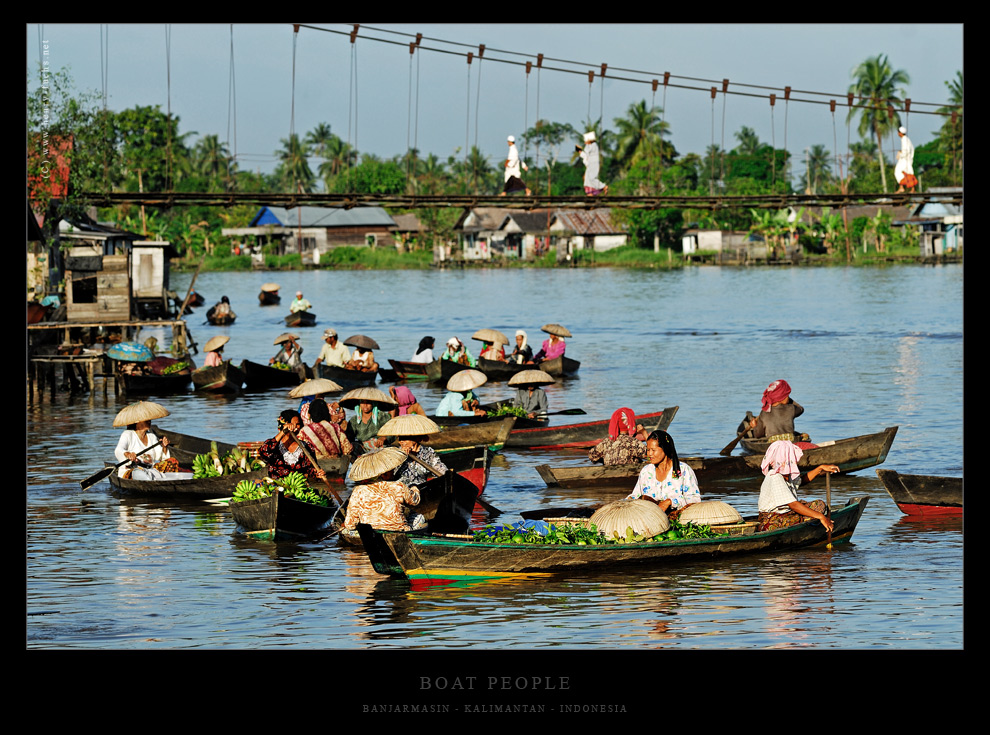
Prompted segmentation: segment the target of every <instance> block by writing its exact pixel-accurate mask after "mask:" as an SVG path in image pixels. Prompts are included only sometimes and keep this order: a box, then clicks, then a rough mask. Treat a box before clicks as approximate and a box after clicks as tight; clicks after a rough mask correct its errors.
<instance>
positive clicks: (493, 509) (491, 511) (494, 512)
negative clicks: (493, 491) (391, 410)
mask: <svg viewBox="0 0 990 735" xmlns="http://www.w3.org/2000/svg"><path fill="white" fill-rule="evenodd" d="M406 457H408V458H409V459H411V460H413V461H414V462H419V463H420V464H421V465H423V466H424V467H425V468H426V469H428V470H429V471H430V472H432V473H433V474H434V475H435V476H436V477H443V473H442V472H438V471H437V470H436V469H435V468H434V467H431V466H430V465H428V464H426V462H424V461H423V460H421V459H420V458H419V457H417V456H415V455H413V454H409V453H408V452H406ZM474 500H475V502H476V503H477V504H478V505H480V506H481V507H482V508H484V509H485V510H486V511H488V515H490V516H497V515H501V514H502V511H500V510H499V509H498V508H496V507H495V506H494V505H492V504H491V503H488V502H486V501H484V500H482V499H481V495H480V494H479V495H478V497H476V498H475V499H474Z"/></svg>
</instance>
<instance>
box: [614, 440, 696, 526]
mask: <svg viewBox="0 0 990 735" xmlns="http://www.w3.org/2000/svg"><path fill="white" fill-rule="evenodd" d="M646 461H647V462H648V464H647V465H646V466H645V467H643V469H642V470H640V473H639V479H638V480H637V481H636V487H634V488H633V491H632V492H631V493H629V495H628V496H627V497H628V498H643V499H645V500H651V501H653V502H654V503H656V504H657V505H658V506H659V507H660V510H662V511H663V512H664V513H666V514H667V516H668V517H670V518H676V517H677V516H678V515H679V514H680V512H681V511H682V510H684V509H685V508H686V507H687V506H689V505H691V504H692V503H700V502H701V491H700V490H699V489H698V478H697V477H696V476H695V474H694V470H693V469H691V468H690V467H689V466H688V465H686V464H681V463H680V460H678V459H677V450H676V449H675V448H674V440H673V439H671V437H670V434H668V433H667V432H666V431H662V430H660V429H657V430H656V431H654V432H653V433H652V434H650V435H649V436H648V437H647V439H646Z"/></svg>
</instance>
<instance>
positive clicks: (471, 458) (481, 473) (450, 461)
mask: <svg viewBox="0 0 990 735" xmlns="http://www.w3.org/2000/svg"><path fill="white" fill-rule="evenodd" d="M437 454H438V455H440V459H441V460H443V463H444V464H445V465H447V469H450V470H453V471H454V472H456V473H457V474H458V475H460V476H461V477H463V478H465V479H466V480H468V481H469V482H471V483H472V484H473V485H474V486H475V487H476V488H478V495H481V493H482V492H483V491H484V489H485V485H487V484H488V475H489V473H490V471H491V467H492V459H494V457H495V452H493V451H492V450H491V449H489V448H488V447H487V446H486V445H484V444H479V445H478V446H475V447H458V448H456V449H438V450H437Z"/></svg>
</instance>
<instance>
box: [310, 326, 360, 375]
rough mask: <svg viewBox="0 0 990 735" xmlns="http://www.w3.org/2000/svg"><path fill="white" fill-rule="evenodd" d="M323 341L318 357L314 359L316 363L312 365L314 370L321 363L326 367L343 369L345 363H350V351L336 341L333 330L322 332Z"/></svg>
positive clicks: (335, 333) (335, 334)
mask: <svg viewBox="0 0 990 735" xmlns="http://www.w3.org/2000/svg"><path fill="white" fill-rule="evenodd" d="M323 341H324V344H323V347H322V348H321V349H320V355H319V357H317V358H316V362H314V363H313V367H314V368H315V367H316V366H317V365H319V364H320V363H321V362H325V363H326V364H327V365H336V366H337V367H344V364H345V363H347V362H350V359H351V351H350V350H348V349H347V347H346V346H345V345H343V344H341V343H340V342H338V341H337V332H336V331H335V330H333V329H326V330H324V331H323Z"/></svg>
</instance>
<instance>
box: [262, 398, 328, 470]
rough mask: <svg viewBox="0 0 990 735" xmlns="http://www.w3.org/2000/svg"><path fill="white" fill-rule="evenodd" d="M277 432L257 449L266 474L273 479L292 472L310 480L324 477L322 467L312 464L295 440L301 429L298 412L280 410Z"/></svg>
mask: <svg viewBox="0 0 990 735" xmlns="http://www.w3.org/2000/svg"><path fill="white" fill-rule="evenodd" d="M277 424H278V433H277V434H276V435H275V436H273V437H272V438H271V439H268V440H266V441H265V442H264V443H263V444H262V445H261V448H259V449H258V456H259V457H260V458H261V459H262V460H263V461H264V463H265V464H266V465H267V468H268V476H269V477H270V478H272V479H273V480H277V479H279V478H281V477H285V476H286V475H289V474H291V473H293V472H301V473H302V474H304V475H306V477H308V478H310V479H311V480H322V479H323V478H325V477H326V474H327V473H326V472H324V471H323V468H321V467H319V466H317V465H314V464H313V463H312V462H310V461H309V459H308V458H307V457H306V454H305V452H303V450H302V448H301V447H300V446H299V442H298V441H296V436H295V435H296V434H298V433H299V431H300V430H301V429H302V419H301V418H299V412H298V411H294V410H292V409H291V408H290V409H287V410H285V411H282V413H280V414H279V415H278V419H277Z"/></svg>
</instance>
